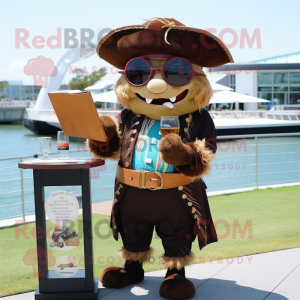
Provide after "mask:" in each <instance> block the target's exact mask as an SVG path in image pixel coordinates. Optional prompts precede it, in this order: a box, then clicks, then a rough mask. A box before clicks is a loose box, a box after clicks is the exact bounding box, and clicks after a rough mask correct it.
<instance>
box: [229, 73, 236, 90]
mask: <svg viewBox="0 0 300 300" xmlns="http://www.w3.org/2000/svg"><path fill="white" fill-rule="evenodd" d="M229 87H230V88H232V90H233V91H234V92H235V75H230V76H229Z"/></svg>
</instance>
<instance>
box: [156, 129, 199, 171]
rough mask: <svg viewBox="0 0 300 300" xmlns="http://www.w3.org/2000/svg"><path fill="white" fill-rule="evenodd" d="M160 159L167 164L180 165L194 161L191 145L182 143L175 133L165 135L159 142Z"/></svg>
mask: <svg viewBox="0 0 300 300" xmlns="http://www.w3.org/2000/svg"><path fill="white" fill-rule="evenodd" d="M159 151H160V152H161V153H162V159H163V161H164V162H166V163H167V164H169V165H172V166H182V165H187V164H193V163H195V157H194V152H193V149H192V148H191V146H189V145H186V144H184V143H183V142H182V141H181V138H180V137H179V136H178V135H177V134H175V133H169V134H167V135H165V136H164V137H163V138H162V139H161V140H160V142H159Z"/></svg>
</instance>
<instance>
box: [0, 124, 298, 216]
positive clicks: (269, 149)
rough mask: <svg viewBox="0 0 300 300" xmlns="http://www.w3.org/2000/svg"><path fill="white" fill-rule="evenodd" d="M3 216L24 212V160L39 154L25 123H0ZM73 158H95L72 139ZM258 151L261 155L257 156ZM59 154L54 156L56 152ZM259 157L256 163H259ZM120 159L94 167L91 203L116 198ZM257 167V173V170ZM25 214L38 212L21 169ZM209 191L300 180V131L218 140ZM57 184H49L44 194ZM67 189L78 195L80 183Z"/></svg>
mask: <svg viewBox="0 0 300 300" xmlns="http://www.w3.org/2000/svg"><path fill="white" fill-rule="evenodd" d="M0 137H1V141H2V142H1V145H0V220H2V219H6V218H13V217H19V216H21V215H22V193H21V190H22V181H21V180H20V178H21V173H20V172H21V170H20V169H18V167H17V164H18V163H19V162H20V159H14V160H1V159H4V158H13V157H23V156H26V157H28V158H32V157H33V155H34V154H38V155H39V157H41V154H40V150H39V142H38V138H39V137H40V136H37V135H34V134H32V133H31V132H30V131H29V130H28V129H26V128H25V127H23V126H22V125H0ZM56 138H57V137H56V136H52V145H51V152H57V140H56ZM73 151H76V152H75V153H70V154H69V156H70V157H71V158H72V157H87V158H88V157H92V155H91V154H90V153H88V152H87V151H86V148H85V145H84V143H83V141H75V140H70V152H73ZM256 153H257V154H258V155H256ZM55 156H57V154H56V155H51V157H55ZM256 162H257V164H256ZM115 172H116V162H113V161H110V160H107V161H106V164H105V166H102V167H98V168H94V169H92V171H91V188H92V203H98V202H103V201H108V200H113V186H114V177H115ZM257 172H258V175H257ZM23 177H24V180H23V187H24V202H25V214H26V215H30V214H34V202H33V179H32V170H23ZM204 181H205V183H206V185H207V191H208V192H214V191H223V190H231V189H240V188H247V187H255V186H256V185H257V184H258V185H259V186H267V185H279V184H285V183H297V182H300V136H287V137H265V138H258V139H257V144H256V141H255V138H249V139H238V140H224V141H222V142H219V143H218V151H217V154H216V159H215V160H214V161H213V162H212V163H211V174H210V175H209V176H206V177H204ZM56 189H59V188H58V187H47V188H45V195H48V194H50V193H51V192H52V191H54V190H56ZM67 189H68V190H69V191H71V192H73V193H74V194H75V195H77V196H78V198H80V195H81V191H80V189H79V187H78V186H70V187H67Z"/></svg>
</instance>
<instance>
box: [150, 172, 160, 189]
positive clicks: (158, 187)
mask: <svg viewBox="0 0 300 300" xmlns="http://www.w3.org/2000/svg"><path fill="white" fill-rule="evenodd" d="M155 174H156V175H157V176H158V177H159V178H160V186H157V187H155V188H149V190H151V191H157V190H161V189H162V188H163V186H164V180H163V177H162V175H161V173H159V172H155Z"/></svg>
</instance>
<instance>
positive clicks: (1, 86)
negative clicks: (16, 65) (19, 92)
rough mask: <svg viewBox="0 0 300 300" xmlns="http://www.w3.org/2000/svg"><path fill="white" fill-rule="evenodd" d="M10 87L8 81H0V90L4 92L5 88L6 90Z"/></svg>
mask: <svg viewBox="0 0 300 300" xmlns="http://www.w3.org/2000/svg"><path fill="white" fill-rule="evenodd" d="M7 85H8V82H7V81H0V90H3V89H4V88H6V87H7Z"/></svg>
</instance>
